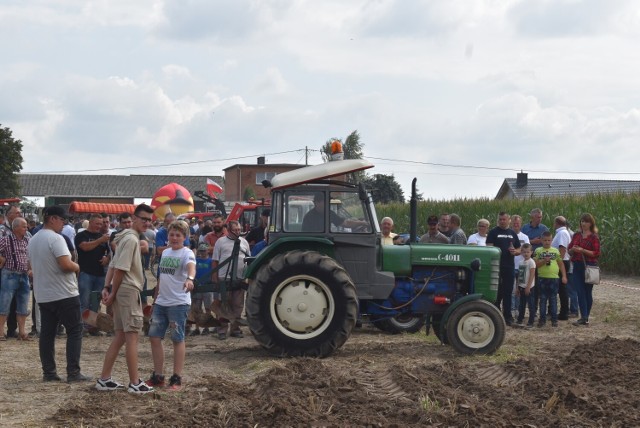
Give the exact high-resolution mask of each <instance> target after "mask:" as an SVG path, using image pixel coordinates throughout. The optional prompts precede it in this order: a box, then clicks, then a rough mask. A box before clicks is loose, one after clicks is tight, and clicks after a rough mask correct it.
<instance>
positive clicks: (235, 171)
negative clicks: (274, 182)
mask: <svg viewBox="0 0 640 428" xmlns="http://www.w3.org/2000/svg"><path fill="white" fill-rule="evenodd" d="M304 166H305V165H297V164H288V163H280V164H265V163H264V158H263V157H259V158H258V163H256V164H235V165H231V166H229V167H227V168H225V169H223V171H224V196H225V200H226V201H227V202H230V201H242V200H244V199H245V198H244V196H245V193H247V191H248V189H251V190H252V191H253V194H254V195H255V198H256V199H261V198H265V199H268V198H269V189H265V187H264V186H263V185H262V180H269V179H271V178H273V176H275V175H276V174H281V173H283V172H287V171H292V170H294V169H298V168H302V167H304Z"/></svg>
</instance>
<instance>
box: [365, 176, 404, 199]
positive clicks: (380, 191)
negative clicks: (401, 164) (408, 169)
mask: <svg viewBox="0 0 640 428" xmlns="http://www.w3.org/2000/svg"><path fill="white" fill-rule="evenodd" d="M364 183H365V185H366V186H367V188H368V189H370V190H371V196H373V200H374V202H376V203H379V204H389V203H391V202H400V203H404V192H403V191H402V187H400V184H399V183H398V182H397V181H396V178H395V177H394V176H393V174H391V175H387V174H374V175H372V176H369V177H366V178H365V179H364Z"/></svg>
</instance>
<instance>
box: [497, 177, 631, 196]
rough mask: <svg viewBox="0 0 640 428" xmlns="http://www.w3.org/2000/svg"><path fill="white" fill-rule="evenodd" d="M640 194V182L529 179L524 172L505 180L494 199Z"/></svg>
mask: <svg viewBox="0 0 640 428" xmlns="http://www.w3.org/2000/svg"><path fill="white" fill-rule="evenodd" d="M616 192H623V193H631V192H640V181H631V180H576V179H573V178H571V179H569V178H563V179H554V178H529V177H528V174H527V173H526V172H520V173H518V175H517V177H516V178H505V179H504V182H503V183H502V186H500V190H498V194H497V195H496V197H495V199H528V198H538V197H545V196H570V195H571V196H583V195H587V194H589V193H616Z"/></svg>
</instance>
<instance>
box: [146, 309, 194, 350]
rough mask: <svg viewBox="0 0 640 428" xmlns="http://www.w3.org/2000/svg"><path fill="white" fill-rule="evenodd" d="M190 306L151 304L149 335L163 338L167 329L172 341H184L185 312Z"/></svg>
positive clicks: (186, 312)
mask: <svg viewBox="0 0 640 428" xmlns="http://www.w3.org/2000/svg"><path fill="white" fill-rule="evenodd" d="M190 307H191V306H190V305H178V306H161V305H158V304H155V305H153V314H152V315H151V325H150V326H149V337H159V338H161V339H164V335H165V333H166V332H167V329H169V330H170V335H171V341H172V342H174V343H179V342H184V329H185V326H186V324H187V314H188V313H189V308H190Z"/></svg>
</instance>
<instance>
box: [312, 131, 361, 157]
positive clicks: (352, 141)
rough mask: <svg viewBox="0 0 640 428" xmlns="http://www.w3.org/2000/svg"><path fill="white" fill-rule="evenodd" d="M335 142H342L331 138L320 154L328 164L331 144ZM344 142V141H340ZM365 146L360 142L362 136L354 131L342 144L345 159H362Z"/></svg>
mask: <svg viewBox="0 0 640 428" xmlns="http://www.w3.org/2000/svg"><path fill="white" fill-rule="evenodd" d="M333 140H340V138H335V137H334V138H330V139H329V140H327V142H326V143H324V145H323V146H322V147H321V148H320V154H321V155H322V160H324V161H325V162H328V161H329V159H330V158H331V142H332V141H333ZM340 141H342V140H340ZM363 147H364V144H362V143H361V142H360V134H358V131H353V132H352V133H351V134H349V136H348V137H347V138H346V139H345V140H344V143H342V151H343V152H344V158H345V159H362V157H363V156H364V155H363V153H362V149H363Z"/></svg>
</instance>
